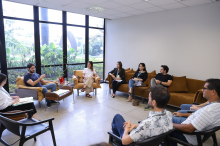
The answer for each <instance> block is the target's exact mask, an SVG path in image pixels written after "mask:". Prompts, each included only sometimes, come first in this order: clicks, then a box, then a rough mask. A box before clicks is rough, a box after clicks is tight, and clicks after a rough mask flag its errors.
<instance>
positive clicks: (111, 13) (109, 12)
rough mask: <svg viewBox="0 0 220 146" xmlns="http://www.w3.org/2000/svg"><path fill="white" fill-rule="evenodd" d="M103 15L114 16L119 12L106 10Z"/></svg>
mask: <svg viewBox="0 0 220 146" xmlns="http://www.w3.org/2000/svg"><path fill="white" fill-rule="evenodd" d="M103 13H104V14H108V15H115V14H119V13H121V12H119V11H117V10H106V11H104V12H103Z"/></svg>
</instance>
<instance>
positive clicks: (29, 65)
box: [27, 63, 35, 68]
mask: <svg viewBox="0 0 220 146" xmlns="http://www.w3.org/2000/svg"><path fill="white" fill-rule="evenodd" d="M32 66H35V65H34V64H33V63H28V65H27V68H31V67H32Z"/></svg>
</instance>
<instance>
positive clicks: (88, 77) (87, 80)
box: [81, 61, 97, 98]
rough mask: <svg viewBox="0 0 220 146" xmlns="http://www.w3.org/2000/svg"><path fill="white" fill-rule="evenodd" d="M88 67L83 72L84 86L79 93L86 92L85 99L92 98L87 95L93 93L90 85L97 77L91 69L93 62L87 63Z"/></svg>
mask: <svg viewBox="0 0 220 146" xmlns="http://www.w3.org/2000/svg"><path fill="white" fill-rule="evenodd" d="M87 66H88V67H87V68H85V69H84V70H83V74H82V77H83V82H84V86H83V88H82V90H81V92H84V91H85V90H86V97H89V98H92V96H91V95H90V94H89V93H90V92H92V91H93V87H92V83H93V82H94V79H95V78H96V77H97V74H96V71H95V69H94V68H93V62H92V61H89V62H88V65H87Z"/></svg>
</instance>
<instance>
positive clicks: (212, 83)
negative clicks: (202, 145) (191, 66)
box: [169, 79, 220, 146]
mask: <svg viewBox="0 0 220 146" xmlns="http://www.w3.org/2000/svg"><path fill="white" fill-rule="evenodd" d="M203 97H204V98H206V99H207V100H208V102H209V103H208V104H206V105H205V106H203V107H201V108H199V109H198V110H196V111H195V112H194V113H192V114H190V113H178V114H180V115H179V116H184V117H188V118H186V119H185V120H184V122H182V123H181V124H176V123H174V124H173V126H174V127H175V128H176V129H178V130H180V131H184V132H188V133H192V132H200V131H203V130H209V129H212V128H214V127H216V126H220V114H219V112H220V103H219V102H220V79H208V80H206V83H205V85H204V87H203ZM170 136H172V137H175V138H177V139H180V140H182V141H185V142H188V143H190V144H192V145H198V142H197V138H196V136H192V135H186V134H182V133H181V132H174V133H172V134H171V135H170ZM169 146H177V144H176V143H174V142H169Z"/></svg>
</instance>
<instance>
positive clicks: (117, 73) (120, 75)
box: [108, 61, 126, 98]
mask: <svg viewBox="0 0 220 146" xmlns="http://www.w3.org/2000/svg"><path fill="white" fill-rule="evenodd" d="M108 74H109V75H110V76H111V77H112V78H113V81H112V88H113V94H112V98H114V97H115V92H116V91H117V90H118V88H119V86H120V85H121V84H125V83H126V80H125V70H124V69H123V68H122V63H121V61H118V62H117V67H116V68H114V69H113V70H112V71H110V72H109V73H108Z"/></svg>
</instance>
